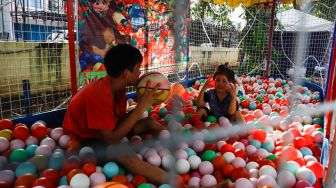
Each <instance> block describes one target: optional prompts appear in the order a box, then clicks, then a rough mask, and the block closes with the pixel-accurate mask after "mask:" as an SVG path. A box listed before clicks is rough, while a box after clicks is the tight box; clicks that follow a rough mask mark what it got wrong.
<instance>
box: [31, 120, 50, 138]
mask: <svg viewBox="0 0 336 188" xmlns="http://www.w3.org/2000/svg"><path fill="white" fill-rule="evenodd" d="M31 133H32V135H33V136H35V137H36V138H38V139H41V138H44V137H46V136H47V134H48V129H47V127H46V126H45V125H43V124H41V123H37V124H35V125H33V126H32V127H31Z"/></svg>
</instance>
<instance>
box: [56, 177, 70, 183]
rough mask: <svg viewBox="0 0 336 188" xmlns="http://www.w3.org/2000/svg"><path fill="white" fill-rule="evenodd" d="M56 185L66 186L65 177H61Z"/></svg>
mask: <svg viewBox="0 0 336 188" xmlns="http://www.w3.org/2000/svg"><path fill="white" fill-rule="evenodd" d="M58 185H68V181H67V177H66V176H62V177H61V179H60V180H59V182H58Z"/></svg>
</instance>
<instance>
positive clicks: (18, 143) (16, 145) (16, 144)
mask: <svg viewBox="0 0 336 188" xmlns="http://www.w3.org/2000/svg"><path fill="white" fill-rule="evenodd" d="M24 147H25V143H24V142H23V141H22V140H19V139H14V140H12V141H10V146H9V148H10V150H16V149H21V148H24Z"/></svg>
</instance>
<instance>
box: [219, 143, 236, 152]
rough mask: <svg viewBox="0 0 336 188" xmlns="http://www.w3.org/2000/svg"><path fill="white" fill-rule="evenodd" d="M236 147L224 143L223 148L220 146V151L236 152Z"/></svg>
mask: <svg viewBox="0 0 336 188" xmlns="http://www.w3.org/2000/svg"><path fill="white" fill-rule="evenodd" d="M234 151H235V148H234V147H233V146H232V145H231V144H224V145H223V146H222V147H221V148H220V152H221V153H222V154H224V153H225V152H232V153H234Z"/></svg>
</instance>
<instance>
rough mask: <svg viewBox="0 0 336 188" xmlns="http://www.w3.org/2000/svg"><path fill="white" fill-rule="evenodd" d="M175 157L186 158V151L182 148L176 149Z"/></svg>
mask: <svg viewBox="0 0 336 188" xmlns="http://www.w3.org/2000/svg"><path fill="white" fill-rule="evenodd" d="M175 156H176V158H177V159H187V158H188V153H187V152H186V151H185V150H184V149H178V150H177V151H176V153H175Z"/></svg>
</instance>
